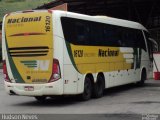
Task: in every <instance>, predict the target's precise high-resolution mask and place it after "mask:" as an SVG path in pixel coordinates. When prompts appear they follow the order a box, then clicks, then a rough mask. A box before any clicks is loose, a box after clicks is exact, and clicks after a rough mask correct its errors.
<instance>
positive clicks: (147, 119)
mask: <svg viewBox="0 0 160 120" xmlns="http://www.w3.org/2000/svg"><path fill="white" fill-rule="evenodd" d="M158 118H159V115H156V114H143V115H142V120H159V119H158Z"/></svg>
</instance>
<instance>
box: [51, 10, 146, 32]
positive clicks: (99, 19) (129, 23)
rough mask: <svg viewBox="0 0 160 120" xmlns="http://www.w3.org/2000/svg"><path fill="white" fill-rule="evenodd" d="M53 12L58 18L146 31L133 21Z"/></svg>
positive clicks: (58, 11)
mask: <svg viewBox="0 0 160 120" xmlns="http://www.w3.org/2000/svg"><path fill="white" fill-rule="evenodd" d="M54 12H56V13H58V14H60V16H61V14H66V16H67V17H71V18H77V19H83V20H88V21H95V22H101V23H106V24H111V25H117V26H122V27H128V28H133V29H140V30H145V31H148V30H147V29H146V28H145V27H144V26H143V25H141V24H140V23H138V22H134V21H129V20H123V19H118V18H113V17H108V16H90V15H85V14H79V13H73V12H68V11H67V12H66V11H60V10H54Z"/></svg>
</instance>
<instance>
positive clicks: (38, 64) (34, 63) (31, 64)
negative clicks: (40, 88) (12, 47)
mask: <svg viewBox="0 0 160 120" xmlns="http://www.w3.org/2000/svg"><path fill="white" fill-rule="evenodd" d="M21 63H22V64H23V65H25V66H26V67H28V68H33V69H34V70H35V71H38V70H40V71H47V70H48V69H49V63H50V61H49V60H31V61H21Z"/></svg>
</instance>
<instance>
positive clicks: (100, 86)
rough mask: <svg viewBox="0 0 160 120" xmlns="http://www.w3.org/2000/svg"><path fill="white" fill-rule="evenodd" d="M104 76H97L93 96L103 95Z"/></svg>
mask: <svg viewBox="0 0 160 120" xmlns="http://www.w3.org/2000/svg"><path fill="white" fill-rule="evenodd" d="M104 84H105V83H104V78H103V77H102V76H101V75H98V76H97V82H96V83H95V84H94V88H93V97H94V98H100V97H102V96H103V91H104V88H105V87H104V86H105V85H104Z"/></svg>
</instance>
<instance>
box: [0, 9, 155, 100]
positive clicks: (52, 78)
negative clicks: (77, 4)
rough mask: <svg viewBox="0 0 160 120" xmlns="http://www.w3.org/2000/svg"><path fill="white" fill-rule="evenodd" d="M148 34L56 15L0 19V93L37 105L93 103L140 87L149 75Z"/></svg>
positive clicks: (125, 25)
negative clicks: (70, 98) (64, 100)
mask: <svg viewBox="0 0 160 120" xmlns="http://www.w3.org/2000/svg"><path fill="white" fill-rule="evenodd" d="M149 39H150V36H149V32H148V31H147V29H146V28H145V27H143V26H142V25H141V24H139V23H136V22H132V21H127V20H122V19H116V18H112V17H107V16H89V15H83V14H77V13H72V12H66V11H58V10H54V11H51V10H49V11H48V10H42V11H22V12H14V13H10V14H7V15H5V17H4V19H3V28H2V53H3V72H4V79H5V89H6V91H7V93H9V94H12V95H24V96H33V97H35V98H36V99H37V100H39V101H41V100H45V98H46V97H51V96H56V95H58V96H59V95H79V96H80V97H81V99H82V100H88V99H90V98H91V97H95V98H99V97H101V96H102V95H103V90H104V89H105V88H110V87H115V86H119V85H124V84H128V83H137V84H139V85H143V84H144V81H145V80H146V79H147V78H148V77H149V74H150V72H151V71H152V59H153V58H152V53H151V52H152V47H151V46H150V43H151V41H150V40H149Z"/></svg>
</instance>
